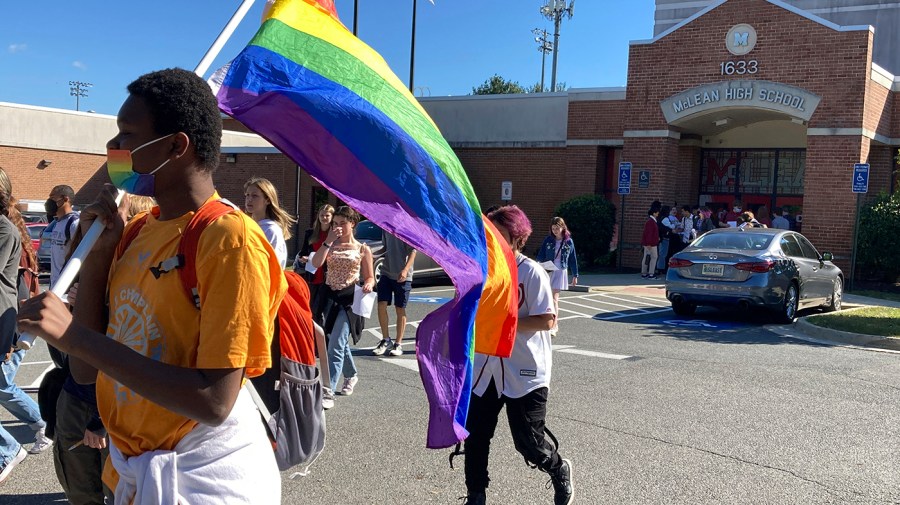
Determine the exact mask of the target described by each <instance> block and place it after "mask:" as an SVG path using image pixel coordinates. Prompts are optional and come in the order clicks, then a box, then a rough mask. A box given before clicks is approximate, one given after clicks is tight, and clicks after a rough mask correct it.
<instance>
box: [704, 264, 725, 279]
mask: <svg viewBox="0 0 900 505" xmlns="http://www.w3.org/2000/svg"><path fill="white" fill-rule="evenodd" d="M702 272H703V275H715V276H718V277H721V276H723V275H725V265H703V270H702Z"/></svg>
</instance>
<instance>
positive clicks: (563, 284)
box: [537, 216, 578, 337]
mask: <svg viewBox="0 0 900 505" xmlns="http://www.w3.org/2000/svg"><path fill="white" fill-rule="evenodd" d="M537 260H538V262H540V263H543V262H545V261H552V262H553V266H554V267H555V270H553V271H552V272H551V273H550V287H551V289H553V308H554V309H555V310H556V313H557V314H559V292H560V291H563V290H566V289H569V272H572V285H576V284H578V257H577V256H575V242H572V234H571V233H569V228H568V227H567V226H566V222H565V221H564V220H563V218H561V217H559V216H556V217H554V218H553V219H551V220H550V234H549V235H547V238H545V239H544V242H543V243H542V244H541V248H540V249H538V254H537ZM557 330H559V327H558V326H554V327H553V328H552V329H551V330H550V335H551V336H554V337H555V336H556V332H557Z"/></svg>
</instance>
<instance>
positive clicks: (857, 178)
mask: <svg viewBox="0 0 900 505" xmlns="http://www.w3.org/2000/svg"><path fill="white" fill-rule="evenodd" d="M853 192H854V193H868V192H869V164H868V163H857V164H855V165H853Z"/></svg>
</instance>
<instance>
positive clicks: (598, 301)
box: [560, 298, 647, 312]
mask: <svg viewBox="0 0 900 505" xmlns="http://www.w3.org/2000/svg"><path fill="white" fill-rule="evenodd" d="M590 301H592V302H594V303H602V304H604V305H612V306H613V307H621V308H623V309H625V310H639V311H646V310H647V309H642V308H641V307H634V306H631V305H622V304H621V303H613V302H607V301H603V300H596V299H593V298H591V299H590ZM560 303H562V300H560ZM638 303H640V302H638ZM582 306H583V307H587V305H582ZM598 310H600V309H598ZM607 312H611V311H607Z"/></svg>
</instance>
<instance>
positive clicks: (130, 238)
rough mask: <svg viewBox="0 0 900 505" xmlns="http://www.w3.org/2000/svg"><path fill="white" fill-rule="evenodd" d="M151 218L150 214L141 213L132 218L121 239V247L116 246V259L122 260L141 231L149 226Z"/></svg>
mask: <svg viewBox="0 0 900 505" xmlns="http://www.w3.org/2000/svg"><path fill="white" fill-rule="evenodd" d="M149 217H150V212H147V211H145V212H140V213H138V214H135V216H134V217H133V218H131V222H130V223H128V226H126V227H125V231H124V232H122V238H120V239H119V245H118V246H116V259H117V260H118V259H121V258H122V255H123V254H125V251H126V250H127V249H128V246H130V245H131V243H132V242H134V239H136V238H137V236H138V234H140V233H141V229H142V228H144V225H145V224H147V219H148V218H149Z"/></svg>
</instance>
